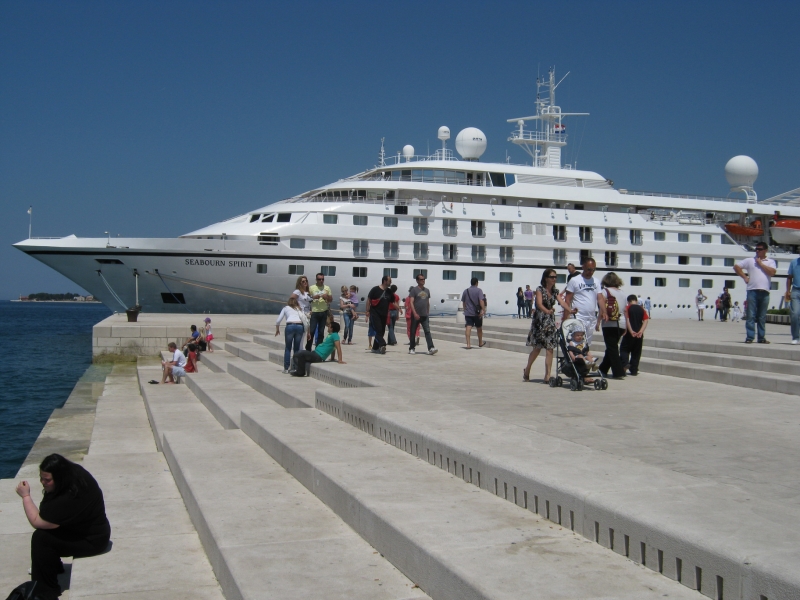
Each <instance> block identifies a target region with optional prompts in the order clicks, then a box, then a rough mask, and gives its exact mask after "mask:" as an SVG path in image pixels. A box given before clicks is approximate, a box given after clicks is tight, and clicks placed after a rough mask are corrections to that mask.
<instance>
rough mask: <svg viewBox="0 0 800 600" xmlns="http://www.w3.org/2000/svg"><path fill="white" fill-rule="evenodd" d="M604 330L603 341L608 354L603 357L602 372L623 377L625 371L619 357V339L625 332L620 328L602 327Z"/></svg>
mask: <svg viewBox="0 0 800 600" xmlns="http://www.w3.org/2000/svg"><path fill="white" fill-rule="evenodd" d="M601 329H602V330H603V341H604V342H605V343H606V353H605V354H604V355H603V362H601V363H600V367H599V369H600V371H602V372H603V374H607V373H608V371H609V370H611V373H612V374H613V375H614V377H623V376H624V375H625V369H624V368H623V367H622V361H621V360H620V357H619V338H620V335H622V334H623V333H624V332H625V330H624V329H622V328H621V327H619V324H617V327H601Z"/></svg>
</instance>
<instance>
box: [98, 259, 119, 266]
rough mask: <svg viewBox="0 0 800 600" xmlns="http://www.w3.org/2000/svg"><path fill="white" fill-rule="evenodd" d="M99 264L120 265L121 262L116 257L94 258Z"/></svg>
mask: <svg viewBox="0 0 800 600" xmlns="http://www.w3.org/2000/svg"><path fill="white" fill-rule="evenodd" d="M95 260H96V261H97V262H99V263H100V264H101V265H121V264H123V263H122V261H121V260H119V259H118V258H95Z"/></svg>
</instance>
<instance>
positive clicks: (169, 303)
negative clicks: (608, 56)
mask: <svg viewBox="0 0 800 600" xmlns="http://www.w3.org/2000/svg"><path fill="white" fill-rule="evenodd" d="M561 81H563V79H561ZM561 81H559V82H556V78H555V73H554V72H553V71H552V70H551V71H550V73H549V74H548V76H546V77H544V78H542V79H541V80H539V81H537V86H538V88H537V92H538V93H537V98H536V113H535V114H534V115H532V116H528V117H522V118H515V119H509V120H508V122H509V123H513V131H512V132H511V134H510V137H509V138H508V141H509V142H511V143H512V144H514V145H516V146H518V147H519V148H520V149H521V150H523V151H525V152H526V153H527V155H528V158H529V162H528V163H526V164H520V165H515V164H511V163H509V162H506V163H484V162H481V161H480V158H481V156H482V155H483V153H484V151H485V149H486V144H487V140H486V136H485V135H484V134H483V133H482V132H481V131H480V130H479V129H476V128H473V127H469V128H466V129H464V130H462V131H461V132H460V133H458V135H457V136H456V139H455V149H456V152H457V153H458V156H456V153H454V152H453V151H452V150H451V149H449V148H448V147H447V143H448V141H449V139H450V130H449V129H448V128H447V127H441V128H440V129H439V132H438V137H439V139H440V140H441V144H442V147H441V148H440V149H437V150H436V152H434V153H433V154H432V155H430V156H418V155H416V154H415V151H414V148H413V147H412V146H410V145H407V146H405V147H404V148H403V150H402V152H399V153H398V154H397V155H395V156H386V153H385V152H384V145H383V141H381V150H380V153H379V156H378V161H377V164H376V165H375V166H374V167H372V168H370V169H367V170H366V171H363V172H361V173H358V174H357V175H353V176H351V177H347V178H345V179H341V180H339V181H337V182H335V183H331V184H329V185H326V186H323V187H320V188H317V189H312V190H309V191H307V192H305V193H302V194H300V195H298V196H296V197H293V198H288V199H285V200H281V201H278V202H274V203H271V204H268V205H267V206H264V207H263V208H259V209H256V210H253V211H250V212H248V213H246V214H243V215H240V216H237V217H233V218H231V219H228V220H226V221H222V222H220V223H215V224H213V225H209V226H208V227H205V228H203V229H200V230H198V231H193V232H191V233H187V234H185V235H182V236H180V237H178V238H170V239H158V238H130V239H120V238H114V239H113V240H112V239H111V238H99V239H91V238H78V237H75V236H74V235H71V236H68V237H63V238H57V239H40V238H31V239H27V240H24V241H21V242H19V243H17V244H15V247H16V248H18V249H20V250H22V251H23V252H25V253H26V254H29V255H30V256H32V257H34V258H36V259H37V260H40V261H41V262H43V263H44V264H46V265H48V266H50V267H52V268H53V269H55V270H56V271H58V272H59V273H62V274H63V275H65V276H66V277H68V278H69V279H71V280H72V281H74V282H75V283H76V284H78V285H79V286H81V287H82V288H83V289H85V290H87V291H88V292H89V293H91V294H92V295H94V297H95V298H97V299H99V300H100V301H102V302H103V303H105V304H106V305H107V306H109V307H110V308H111V309H112V310H115V311H124V310H130V309H133V308H134V307H140V310H142V311H145V312H189V313H193V314H200V313H274V312H277V311H278V310H280V308H281V307H282V306H283V305H284V304H285V302H286V299H287V298H288V296H289V295H290V294H291V293H292V291H293V290H294V286H295V281H296V279H297V277H298V276H299V275H306V276H309V280H310V281H311V282H313V275H314V274H316V273H318V272H321V273H323V274H324V275H325V276H326V279H325V281H326V284H328V285H329V286H330V287H331V289H332V290H333V292H334V296H338V290H339V288H340V286H342V285H348V286H349V285H351V284H354V285H356V286H358V287H359V291H360V295H361V297H364V296H366V294H367V293H368V291H369V289H370V288H371V287H372V286H374V285H377V284H378V283H380V280H381V278H382V276H384V275H391V277H392V279H393V281H394V282H395V283H396V284H397V286H398V289H399V291H400V293H401V295H402V294H404V293H405V291H406V290H407V289H408V287H409V286H412V285H414V282H415V277H416V275H417V274H418V273H424V274H425V275H426V277H427V287H428V288H429V289H430V290H431V300H432V312H433V314H453V313H455V312H456V311H457V310H458V307H459V303H460V298H461V292H462V291H463V290H464V289H465V288H466V287H468V286H469V285H470V280H471V279H472V278H473V277H476V278H477V279H478V280H479V281H480V286H481V288H482V289H483V291H484V293H485V294H486V297H487V306H488V312H489V313H490V314H494V315H503V314H514V315H516V314H517V308H516V291H517V288H518V287H522V288H523V289H524V287H525V286H526V285H530V286H531V287H532V288H533V289H535V287H536V286H537V285H538V284H539V281H540V279H541V274H542V270H543V269H545V268H548V267H555V268H556V269H557V270H558V273H559V279H558V281H559V283H558V287H562V288H563V285H564V282H565V280H566V274H567V271H566V265H567V264H568V263H573V264H575V265H580V264H581V263H582V261H583V260H584V259H586V258H587V257H593V258H594V259H595V260H596V262H597V268H598V271H597V274H596V275H597V276H598V277H602V276H603V275H604V273H606V272H609V271H614V272H616V273H617V274H618V275H619V276H621V277H622V280H623V281H624V283H625V287H624V290H625V291H627V292H629V293H634V294H637V295H638V296H640V297H642V298H645V299H646V298H650V303H651V306H652V314H653V316H658V317H664V318H688V317H691V316H692V315H693V314H694V310H695V308H694V297H695V295H696V293H697V290H698V289H703V290H704V291H705V293H706V295H707V296H708V297H709V298H714V297H715V296H717V295H718V294H719V293H721V291H722V288H723V287H728V288H729V289H730V291H731V293H732V295H733V297H734V300H739V301H742V300H744V297H745V290H744V282H743V281H742V280H741V279H740V278H738V277H737V276H736V275H735V274H734V272H733V265H734V263H735V262H736V261H738V260H740V259H742V258H745V257H747V256H752V255H753V248H752V247H753V246H754V245H755V244H756V243H757V242H759V241H765V242H767V243H768V244H769V245H770V256H771V257H772V258H774V259H775V260H777V261H778V274H779V276H777V277H775V278H773V281H772V288H773V293H772V295H771V303H770V304H771V306H774V307H777V306H779V304H780V302H781V296H782V290H783V288H784V282H783V280H782V277H785V272H786V268H787V266H788V263H789V261H790V260H792V259H793V258H795V257H796V256H797V252H798V245H799V244H800V188H798V189H796V190H793V191H790V192H786V193H785V194H781V195H779V196H776V197H774V198H769V199H767V200H762V201H759V200H758V198H757V195H756V193H755V191H754V189H753V184H754V182H755V179H756V176H757V175H758V167H757V165H756V163H755V161H753V160H752V159H751V158H749V157H746V156H737V157H734V158H732V159H731V160H730V161H729V162H728V164H727V166H726V167H725V173H726V177H727V179H728V183H729V185H730V192H729V193H728V195H727V197H703V196H687V195H673V194H665V193H664V194H662V193H651V192H640V191H633V190H628V189H622V188H619V187H616V186H615V185H614V182H612V181H611V180H609V179H607V178H605V177H603V176H602V175H598V174H597V173H594V172H591V171H583V170H578V169H576V168H574V166H573V165H569V164H562V158H561V154H562V150H563V148H564V147H565V146H566V144H567V132H566V125H567V124H566V123H565V120H566V119H567V118H568V117H576V116H580V115H581V114H582V113H565V112H562V111H561V108H560V107H559V106H558V105H557V104H556V99H555V95H556V88H557V87H558V85H559V83H560V82H561Z"/></svg>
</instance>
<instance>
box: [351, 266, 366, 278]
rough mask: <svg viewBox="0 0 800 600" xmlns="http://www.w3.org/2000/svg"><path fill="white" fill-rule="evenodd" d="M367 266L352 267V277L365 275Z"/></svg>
mask: <svg viewBox="0 0 800 600" xmlns="http://www.w3.org/2000/svg"><path fill="white" fill-rule="evenodd" d="M366 276H367V267H353V277H366Z"/></svg>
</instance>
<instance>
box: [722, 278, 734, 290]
mask: <svg viewBox="0 0 800 600" xmlns="http://www.w3.org/2000/svg"><path fill="white" fill-rule="evenodd" d="M724 287H726V288H728V289H729V290H732V289H734V288H735V287H736V280H735V279H726V280H725V286H724Z"/></svg>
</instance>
